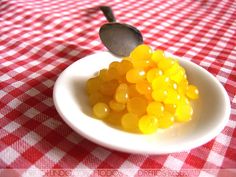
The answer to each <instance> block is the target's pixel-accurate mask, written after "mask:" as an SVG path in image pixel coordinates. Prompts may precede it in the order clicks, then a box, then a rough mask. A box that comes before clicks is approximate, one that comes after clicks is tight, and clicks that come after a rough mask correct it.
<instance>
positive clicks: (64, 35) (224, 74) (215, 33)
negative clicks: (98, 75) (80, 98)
mask: <svg viewBox="0 0 236 177" xmlns="http://www.w3.org/2000/svg"><path fill="white" fill-rule="evenodd" d="M100 5H109V6H111V7H112V8H113V11H114V13H115V16H116V18H117V20H118V21H120V22H124V23H129V24H131V25H134V26H136V27H137V28H138V29H140V30H141V32H142V34H143V36H144V41H145V43H147V44H150V45H151V46H152V47H153V48H160V49H163V50H166V51H168V52H170V53H173V54H175V55H178V56H181V57H184V58H186V59H187V60H191V61H193V62H195V63H197V64H198V65H200V66H202V67H204V68H206V69H207V70H208V71H209V72H211V73H212V74H213V75H214V76H215V77H216V78H217V79H218V80H219V81H220V82H221V83H222V84H223V86H224V87H225V89H226V91H227V93H228V95H229V97H230V101H231V116H230V120H229V121H228V123H227V126H226V127H225V128H224V130H223V131H222V132H221V133H220V134H219V135H218V136H217V137H216V138H215V139H213V140H211V141H210V142H208V143H207V144H205V145H203V146H201V147H198V148H195V149H192V150H190V151H187V152H182V153H173V154H169V155H145V154H142V155H141V154H126V153H121V152H117V151H114V150H110V149H106V148H103V147H101V146H99V145H97V144H94V143H92V142H90V141H88V140H86V139H84V138H83V137H81V136H80V135H78V134H76V133H75V132H74V131H73V130H72V129H71V128H70V127H69V126H67V125H66V124H65V123H64V122H63V120H62V119H61V117H60V116H59V115H58V113H57V111H56V109H55V107H54V104H53V100H52V91H53V86H54V83H55V81H56V79H57V77H58V75H59V74H60V73H61V72H62V71H63V70H64V69H65V68H66V67H67V66H69V65H70V64H72V63H73V62H75V61H76V60H78V59H80V58H82V57H84V56H86V55H89V54H92V53H95V52H97V51H101V50H106V49H105V48H104V46H103V45H102V44H101V42H100V39H99V36H98V30H99V27H100V26H101V25H102V24H103V23H106V19H105V18H104V16H103V14H102V12H101V11H99V10H98V6H100ZM212 104H214V103H212ZM0 167H1V169H2V170H1V173H0V176H14V175H15V176H16V175H17V173H20V174H22V176H24V177H26V176H37V177H38V176H71V175H74V176H78V175H80V176H99V175H100V176H109V175H110V176H111V175H113V176H145V175H146V176H154V175H156V176H201V177H203V176H216V175H218V176H222V172H225V170H226V169H227V170H230V169H231V170H233V169H235V170H236V1H235V0H196V1H194V0H169V1H166V0H155V1H154V0H153V1H150V0H140V1H137V0H126V1H121V0H114V1H109V0H97V1H92V0H39V1H35V0H1V1H0ZM3 169H5V170H3ZM7 169H10V170H7ZM59 169H64V170H59ZM10 174H11V175H10ZM225 174H227V173H225Z"/></svg>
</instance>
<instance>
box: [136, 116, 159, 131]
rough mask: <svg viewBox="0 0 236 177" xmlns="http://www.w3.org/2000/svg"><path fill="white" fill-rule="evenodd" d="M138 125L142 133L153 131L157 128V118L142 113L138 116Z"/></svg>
mask: <svg viewBox="0 0 236 177" xmlns="http://www.w3.org/2000/svg"><path fill="white" fill-rule="evenodd" d="M138 127H139V130H140V131H141V132H142V133H144V134H150V133H154V132H156V131H157V129H158V119H157V117H155V116H153V115H144V116H142V117H141V118H140V120H139V123H138Z"/></svg>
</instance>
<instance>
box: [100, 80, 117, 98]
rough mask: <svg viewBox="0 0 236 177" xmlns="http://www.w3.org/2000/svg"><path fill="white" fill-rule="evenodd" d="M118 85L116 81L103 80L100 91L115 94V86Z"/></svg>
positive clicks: (104, 93) (110, 94)
mask: <svg viewBox="0 0 236 177" xmlns="http://www.w3.org/2000/svg"><path fill="white" fill-rule="evenodd" d="M117 87H118V81H117V80H112V81H108V82H104V83H102V84H101V85H100V89H99V90H100V91H101V93H102V94H103V95H108V96H112V95H114V94H115V91H116V88H117Z"/></svg>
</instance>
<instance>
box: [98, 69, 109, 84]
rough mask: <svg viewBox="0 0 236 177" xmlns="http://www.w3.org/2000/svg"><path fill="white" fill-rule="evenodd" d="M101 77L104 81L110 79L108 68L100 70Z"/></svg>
mask: <svg viewBox="0 0 236 177" xmlns="http://www.w3.org/2000/svg"><path fill="white" fill-rule="evenodd" d="M98 77H99V79H100V80H101V81H103V82H106V81H108V80H109V79H108V70H107V69H102V70H100V71H99V75H98Z"/></svg>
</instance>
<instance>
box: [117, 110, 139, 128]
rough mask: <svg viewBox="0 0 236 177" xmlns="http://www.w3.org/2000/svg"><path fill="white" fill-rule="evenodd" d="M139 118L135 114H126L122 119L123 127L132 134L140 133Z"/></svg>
mask: <svg viewBox="0 0 236 177" xmlns="http://www.w3.org/2000/svg"><path fill="white" fill-rule="evenodd" d="M138 122H139V118H138V116H137V115H135V114H133V113H126V114H124V115H123V116H122V118H121V126H122V127H123V128H124V129H125V130H127V131H130V132H137V131H138Z"/></svg>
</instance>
